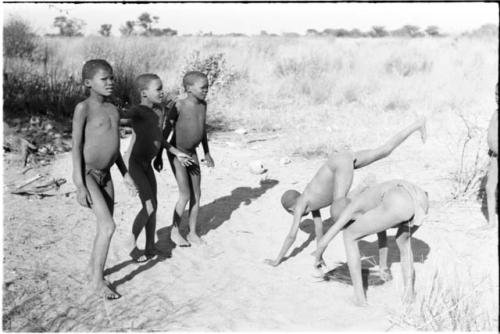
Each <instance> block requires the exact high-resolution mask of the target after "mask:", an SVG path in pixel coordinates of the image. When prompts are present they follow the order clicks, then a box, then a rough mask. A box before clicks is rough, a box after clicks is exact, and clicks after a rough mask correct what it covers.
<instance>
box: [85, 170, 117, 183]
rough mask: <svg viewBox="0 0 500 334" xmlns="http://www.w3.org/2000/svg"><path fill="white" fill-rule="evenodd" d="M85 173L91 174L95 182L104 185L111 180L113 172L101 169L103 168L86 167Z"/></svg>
mask: <svg viewBox="0 0 500 334" xmlns="http://www.w3.org/2000/svg"><path fill="white" fill-rule="evenodd" d="M85 173H86V174H87V175H90V176H91V177H92V178H93V179H94V180H95V182H96V183H97V184H98V185H99V186H101V187H104V186H106V184H107V183H108V182H109V181H111V173H110V171H109V169H108V170H101V169H94V168H89V167H86V168H85Z"/></svg>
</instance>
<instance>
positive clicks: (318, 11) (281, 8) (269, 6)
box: [3, 3, 499, 35]
mask: <svg viewBox="0 0 500 334" xmlns="http://www.w3.org/2000/svg"><path fill="white" fill-rule="evenodd" d="M3 12H4V13H3V17H4V20H6V19H8V18H9V16H11V15H15V16H16V15H17V16H20V17H22V18H24V19H26V20H27V21H28V22H30V23H31V24H32V26H33V27H34V28H35V30H36V32H37V33H39V34H45V33H56V32H57V30H55V29H54V28H53V27H52V23H53V22H54V18H55V17H56V16H59V15H66V16H69V17H72V18H78V19H82V20H84V21H85V22H86V26H85V29H84V33H85V34H96V33H97V31H98V30H99V27H100V26H101V24H105V23H106V24H112V26H113V28H112V30H111V31H112V34H113V35H119V27H121V26H122V25H123V24H124V23H125V21H128V20H135V19H136V18H137V17H138V16H139V15H140V14H141V13H143V12H148V13H150V14H151V15H153V16H159V18H160V19H159V22H158V25H157V26H156V27H158V28H167V27H169V28H172V29H175V30H177V31H178V33H179V34H197V33H199V32H213V33H215V34H224V33H230V32H239V33H244V34H249V35H253V34H259V33H260V31H262V30H265V31H267V32H268V33H278V34H279V33H282V32H298V33H301V34H303V33H304V32H305V31H306V30H307V29H316V30H318V31H322V30H324V29H326V28H346V29H353V28H358V29H360V30H362V31H367V30H370V28H371V27H372V26H374V25H380V26H385V27H386V28H387V29H389V30H390V29H396V28H399V27H401V26H403V25H405V24H414V25H418V26H420V27H421V28H425V27H427V26H429V25H436V26H438V27H440V28H441V31H442V32H445V33H455V32H463V31H466V30H471V29H476V28H478V27H480V26H481V25H483V24H486V23H494V24H498V17H499V9H498V5H497V4H496V3H281V4H279V3H251V4H244V3H223V4H217V3H205V4H204V3H147V4H110V3H79V4H68V3H66V4H65V3H53V4H50V3H31V4H30V3H10V4H5V3H4V4H3Z"/></svg>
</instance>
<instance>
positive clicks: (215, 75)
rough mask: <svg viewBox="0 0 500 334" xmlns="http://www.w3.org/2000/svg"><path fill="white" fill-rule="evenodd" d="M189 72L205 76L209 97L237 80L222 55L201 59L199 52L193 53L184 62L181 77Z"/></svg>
mask: <svg viewBox="0 0 500 334" xmlns="http://www.w3.org/2000/svg"><path fill="white" fill-rule="evenodd" d="M189 71H200V72H202V73H204V74H205V75H206V76H207V78H208V85H209V87H210V91H209V96H211V97H213V96H214V95H215V93H217V92H219V91H220V90H221V89H224V88H227V87H228V86H229V85H230V84H232V83H233V82H234V81H235V80H236V79H237V74H236V73H235V72H233V71H232V70H230V69H229V68H228V66H227V64H226V59H225V58H224V54H223V53H215V54H211V55H209V56H208V57H206V58H202V57H201V56H200V52H199V51H195V52H193V53H192V54H191V56H190V57H188V58H187V60H186V65H185V66H184V70H183V71H182V76H184V74H186V73H187V72H189Z"/></svg>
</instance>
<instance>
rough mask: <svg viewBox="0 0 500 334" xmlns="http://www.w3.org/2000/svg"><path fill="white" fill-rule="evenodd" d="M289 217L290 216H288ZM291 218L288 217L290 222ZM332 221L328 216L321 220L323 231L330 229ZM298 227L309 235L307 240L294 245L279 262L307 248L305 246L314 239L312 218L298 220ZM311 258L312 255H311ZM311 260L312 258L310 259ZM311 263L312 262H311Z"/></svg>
mask: <svg viewBox="0 0 500 334" xmlns="http://www.w3.org/2000/svg"><path fill="white" fill-rule="evenodd" d="M290 217H291V216H290ZM291 219H292V218H290V224H291V222H292V220H291ZM332 225H333V223H332V219H331V218H329V219H326V220H323V233H325V232H326V231H328V229H330V227H332ZM299 229H300V230H301V231H302V232H305V233H307V234H308V235H309V237H308V238H307V240H305V241H304V242H303V243H302V245H300V246H298V247H295V248H294V249H293V250H292V252H291V253H290V255H288V256H285V257H284V258H283V260H282V261H281V262H285V261H286V260H288V259H290V258H292V257H295V256H297V255H298V254H300V253H301V252H302V251H303V250H304V249H306V248H307V246H309V244H310V243H311V242H313V241H314V239H315V238H316V232H315V231H314V221H313V220H312V219H305V220H303V221H301V222H300V225H299ZM311 259H312V257H311ZM311 261H312V260H311ZM311 263H312V262H311Z"/></svg>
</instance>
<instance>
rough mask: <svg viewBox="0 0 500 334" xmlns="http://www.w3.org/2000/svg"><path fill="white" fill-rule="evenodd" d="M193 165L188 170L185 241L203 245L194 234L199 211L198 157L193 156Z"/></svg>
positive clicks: (199, 181)
mask: <svg viewBox="0 0 500 334" xmlns="http://www.w3.org/2000/svg"><path fill="white" fill-rule="evenodd" d="M193 160H194V164H193V165H192V166H190V167H189V168H188V173H189V180H190V182H189V183H190V198H189V234H188V235H187V240H188V241H189V242H190V243H191V244H200V243H203V240H202V239H201V238H200V237H199V236H198V234H197V233H196V225H197V222H198V212H199V209H200V197H201V189H200V185H201V171H200V163H199V161H198V156H197V155H196V154H195V155H193Z"/></svg>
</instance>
